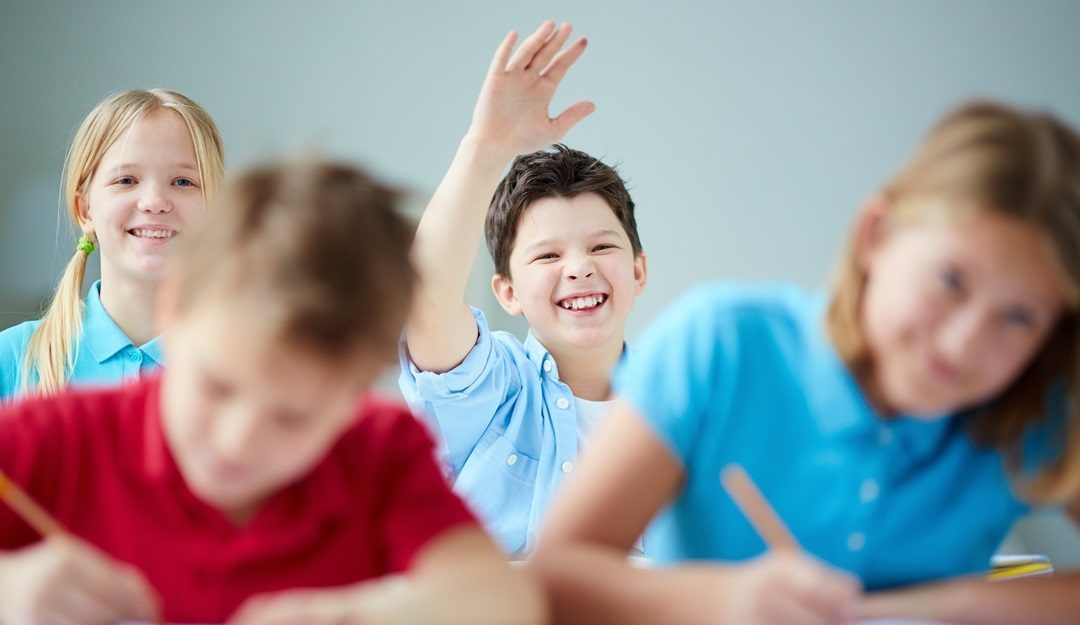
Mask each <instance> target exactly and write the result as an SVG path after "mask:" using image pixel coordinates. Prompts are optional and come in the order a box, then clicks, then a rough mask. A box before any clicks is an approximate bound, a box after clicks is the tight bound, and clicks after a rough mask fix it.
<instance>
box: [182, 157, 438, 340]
mask: <svg viewBox="0 0 1080 625" xmlns="http://www.w3.org/2000/svg"><path fill="white" fill-rule="evenodd" d="M398 196H399V194H398V192H397V191H395V190H393V189H391V188H390V187H388V186H386V185H384V184H382V183H380V182H378V181H377V180H375V179H374V178H372V177H371V176H369V175H368V174H366V173H365V172H363V171H361V170H360V169H357V168H356V167H352V166H349V165H344V164H339V163H331V162H305V163H280V164H273V165H268V166H264V167H259V168H256V169H252V170H250V171H248V172H247V173H245V174H243V175H241V176H240V177H238V178H236V179H235V180H233V181H232V182H231V183H230V184H228V185H227V186H226V188H225V190H224V192H223V193H222V195H221V197H219V198H218V201H217V202H216V203H215V204H213V205H212V206H210V207H209V208H208V212H207V218H206V219H203V220H201V222H200V224H199V225H198V227H197V228H196V229H194V230H193V231H192V232H191V233H190V234H189V235H188V236H186V237H184V241H183V245H182V246H180V248H179V249H178V255H177V257H176V258H175V261H176V262H177V263H178V265H177V268H178V269H179V271H178V272H177V274H178V284H177V286H178V289H177V304H178V308H179V310H181V311H183V310H185V309H186V308H189V307H190V306H191V305H192V304H193V303H194V302H196V301H199V302H200V303H201V301H202V299H204V298H206V297H208V296H210V297H221V296H222V295H224V294H230V295H234V296H235V297H236V298H238V299H239V298H243V299H244V300H246V301H247V302H256V303H257V310H258V319H254V320H253V323H258V324H260V325H261V326H265V327H268V328H270V331H271V332H272V333H274V335H275V336H271V337H269V338H270V339H281V340H284V341H286V342H287V343H289V344H291V345H294V346H297V347H300V348H303V349H308V350H311V351H312V352H314V353H316V354H319V355H322V356H326V357H329V358H331V359H333V360H335V361H341V362H345V361H350V360H355V359H358V358H361V357H366V358H370V357H372V356H375V357H377V358H384V357H385V358H387V359H389V358H392V357H393V355H394V353H395V349H396V345H397V341H398V337H399V336H400V334H401V330H402V327H403V326H404V323H405V317H406V315H407V313H408V310H409V306H410V304H411V300H412V289H413V284H414V282H415V280H416V274H415V270H414V269H413V266H412V264H411V262H410V260H409V247H410V245H411V243H412V237H413V232H414V227H413V226H412V225H411V224H410V223H409V222H408V221H406V219H405V218H403V217H402V216H401V215H399V214H398V212H397V211H396V206H397V203H398Z"/></svg>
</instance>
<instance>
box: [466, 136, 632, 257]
mask: <svg viewBox="0 0 1080 625" xmlns="http://www.w3.org/2000/svg"><path fill="white" fill-rule="evenodd" d="M582 193H595V194H597V195H599V196H600V197H602V198H603V199H604V201H605V202H607V204H608V206H610V207H611V210H612V211H613V212H614V213H615V216H616V217H617V218H618V219H619V223H620V224H622V227H623V230H625V231H626V235H627V236H628V237H629V238H630V245H631V247H632V248H633V250H634V254H635V255H636V254H640V253H641V238H640V237H639V236H638V231H637V221H635V219H634V201H633V200H632V199H630V192H629V191H627V190H626V182H625V181H624V180H623V179H622V178H621V177H620V176H619V173H618V172H617V171H615V168H613V167H611V166H610V165H605V164H604V163H603V162H602V161H600V159H597V158H594V157H592V156H589V155H588V154H586V153H584V152H582V151H580V150H573V149H570V148H568V147H566V146H565V145H562V144H557V145H553V146H551V147H550V148H547V149H544V150H540V151H539V152H533V153H532V154H526V155H524V156H519V157H518V158H517V159H515V160H514V164H513V165H511V166H510V171H509V172H508V173H507V174H506V177H504V178H503V180H502V182H501V183H499V188H498V189H496V190H495V196H494V197H493V198H492V199H491V206H490V207H489V208H488V213H487V222H486V223H485V225H484V235H485V236H486V238H487V246H488V251H489V252H491V258H492V260H494V261H495V272H496V273H498V274H500V275H503V276H506V277H510V252H511V251H512V250H513V249H514V240H515V239H516V238H517V229H518V224H519V223H520V221H521V216H522V215H523V214H524V213H525V211H526V210H527V209H528V208H529V206H531V205H532V204H533V202H535V201H537V200H540V199H543V198H546V197H560V198H572V197H574V196H576V195H580V194H582Z"/></svg>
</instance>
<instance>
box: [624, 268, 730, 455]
mask: <svg viewBox="0 0 1080 625" xmlns="http://www.w3.org/2000/svg"><path fill="white" fill-rule="evenodd" d="M721 303H722V300H721V299H718V297H717V292H716V290H715V288H698V289H695V290H693V291H691V292H689V293H688V294H686V295H684V296H683V297H681V298H679V299H678V300H677V301H676V302H675V303H674V304H673V305H672V306H670V307H669V308H667V309H666V310H665V311H664V312H662V313H661V314H660V316H659V317H658V318H657V319H656V320H655V321H654V322H653V324H652V325H651V326H650V327H649V328H648V329H646V331H645V332H644V334H643V335H642V336H641V338H640V339H639V340H638V341H637V342H636V343H635V346H634V352H633V358H632V359H626V360H625V361H624V362H623V363H621V364H620V366H619V367H618V369H617V370H616V374H615V381H614V386H615V392H616V394H617V395H618V396H619V397H621V398H622V399H623V400H625V401H628V402H629V403H630V405H631V406H633V407H634V409H635V410H636V411H637V412H638V413H639V414H640V415H641V416H642V417H643V418H644V419H645V421H646V422H647V423H648V424H649V425H650V426H651V427H652V428H653V430H654V431H655V432H656V434H657V435H658V436H659V437H660V438H661V439H662V440H663V441H664V442H665V443H666V444H667V445H668V446H669V447H670V448H671V449H672V451H673V452H674V453H675V455H676V456H677V457H678V458H680V459H681V460H682V461H683V463H684V465H685V464H688V463H689V459H690V456H691V454H692V451H693V449H692V448H693V445H694V442H695V441H696V440H697V439H698V438H699V436H698V435H699V432H700V431H701V429H702V424H703V420H704V419H705V417H706V415H712V417H715V416H716V415H717V414H726V412H727V411H726V404H727V403H728V401H729V398H730V392H729V387H730V386H731V385H732V381H731V380H732V378H731V374H733V372H732V369H733V366H732V362H733V358H734V357H735V349H736V348H737V343H738V341H737V339H738V328H737V324H735V323H733V322H732V319H731V316H730V315H726V314H725V311H724V307H723V306H722V305H721ZM725 370H726V371H725ZM712 425H714V426H715V425H716V424H712Z"/></svg>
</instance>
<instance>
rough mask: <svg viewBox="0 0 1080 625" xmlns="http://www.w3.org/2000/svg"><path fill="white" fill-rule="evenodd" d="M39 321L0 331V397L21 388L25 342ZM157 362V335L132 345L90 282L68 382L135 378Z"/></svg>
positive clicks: (88, 383)
mask: <svg viewBox="0 0 1080 625" xmlns="http://www.w3.org/2000/svg"><path fill="white" fill-rule="evenodd" d="M40 323H41V322H40V321H39V320H34V321H26V322H23V323H20V324H19V325H16V326H12V327H10V328H8V329H6V330H4V331H3V332H0V401H8V400H11V399H13V398H15V397H17V396H19V395H22V394H23V393H24V392H25V390H24V389H23V388H21V382H22V372H23V359H24V358H25V357H26V345H27V343H29V342H30V336H31V335H32V334H33V333H34V329H35V328H37V327H38V324H40ZM161 364H162V353H161V337H156V338H154V339H152V340H151V341H150V342H148V343H146V344H145V345H143V346H141V347H136V346H135V345H132V343H131V340H130V339H128V337H127V336H126V335H125V334H124V332H123V330H121V329H120V326H118V325H116V322H115V321H113V320H112V317H110V316H109V313H107V312H105V308H103V307H102V305H101V282H100V281H97V282H94V284H92V285H90V291H89V293H87V295H86V312H85V313H84V315H83V334H82V339H81V340H80V342H79V346H78V355H77V356H76V358H75V368H74V369H73V370H72V372H71V375H70V377H69V378H68V379H69V382H70V383H71V384H72V385H73V386H94V385H106V384H115V383H118V382H121V381H124V380H129V379H137V378H138V377H139V376H140V375H142V374H143V373H145V372H148V371H151V370H153V369H156V368H157V367H159V366H161ZM32 386H33V379H31V387H32Z"/></svg>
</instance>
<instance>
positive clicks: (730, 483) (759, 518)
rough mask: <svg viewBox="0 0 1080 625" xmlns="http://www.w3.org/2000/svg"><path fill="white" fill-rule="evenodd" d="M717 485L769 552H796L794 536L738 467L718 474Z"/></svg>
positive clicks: (731, 467)
mask: <svg viewBox="0 0 1080 625" xmlns="http://www.w3.org/2000/svg"><path fill="white" fill-rule="evenodd" d="M720 483H721V484H723V486H724V489H725V490H727V492H728V495H730V496H731V498H732V499H734V500H735V505H737V506H738V507H739V509H740V510H741V511H742V513H743V515H745V516H746V519H747V520H748V521H749V522H750V525H751V526H752V527H753V528H754V529H755V530H756V531H757V533H758V534H760V535H761V538H762V539H764V541H765V544H766V545H767V546H768V547H769V548H770V549H789V550H792V551H798V550H800V547H799V542H798V541H797V540H795V535H794V534H792V533H791V530H789V529H788V528H787V526H786V525H784V522H783V521H782V520H781V519H780V515H779V514H777V513H776V510H774V509H773V507H772V506H770V505H769V502H768V501H767V500H766V499H765V495H763V494H761V491H760V490H758V487H757V486H756V485H755V484H754V482H753V481H752V480H751V479H750V476H749V475H747V473H746V470H745V469H743V468H742V466H740V465H738V464H729V465H727V466H726V467H724V470H723V471H721V473H720Z"/></svg>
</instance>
